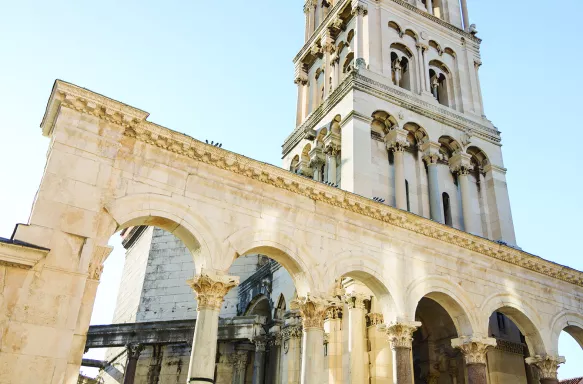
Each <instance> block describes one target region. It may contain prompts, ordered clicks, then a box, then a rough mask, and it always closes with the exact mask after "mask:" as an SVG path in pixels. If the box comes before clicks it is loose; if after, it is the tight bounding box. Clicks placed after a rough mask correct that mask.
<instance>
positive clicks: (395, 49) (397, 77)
mask: <svg viewBox="0 0 583 384" xmlns="http://www.w3.org/2000/svg"><path fill="white" fill-rule="evenodd" d="M412 57H413V54H412V53H411V51H410V50H409V49H408V48H407V47H406V46H404V45H403V44H400V43H393V44H391V76H392V80H393V84H395V85H396V86H397V87H401V88H404V89H406V90H409V91H411V90H412V86H413V82H414V79H413V70H412V68H411V65H412V60H411V58H412Z"/></svg>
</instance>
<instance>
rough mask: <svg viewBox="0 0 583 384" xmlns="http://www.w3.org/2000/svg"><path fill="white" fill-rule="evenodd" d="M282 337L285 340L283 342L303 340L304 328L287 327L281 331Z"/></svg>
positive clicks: (297, 326)
mask: <svg viewBox="0 0 583 384" xmlns="http://www.w3.org/2000/svg"><path fill="white" fill-rule="evenodd" d="M281 337H282V338H283V340H289V339H299V338H301V337H302V326H301V325H292V326H289V327H285V328H284V329H283V330H282V331H281Z"/></svg>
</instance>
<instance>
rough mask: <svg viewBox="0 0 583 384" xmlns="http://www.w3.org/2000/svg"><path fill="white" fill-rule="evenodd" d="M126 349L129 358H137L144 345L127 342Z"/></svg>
mask: <svg viewBox="0 0 583 384" xmlns="http://www.w3.org/2000/svg"><path fill="white" fill-rule="evenodd" d="M126 350H127V354H128V358H129V359H135V360H137V359H139V358H140V353H142V351H143V350H144V346H143V345H142V344H128V345H126Z"/></svg>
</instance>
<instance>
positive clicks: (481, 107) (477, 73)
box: [474, 61, 484, 116]
mask: <svg viewBox="0 0 583 384" xmlns="http://www.w3.org/2000/svg"><path fill="white" fill-rule="evenodd" d="M481 66H482V62H481V61H474V69H475V74H476V83H477V85H478V90H477V93H478V101H479V103H480V109H479V110H478V111H479V112H480V115H482V116H484V101H483V100H482V86H481V85H480V67H481Z"/></svg>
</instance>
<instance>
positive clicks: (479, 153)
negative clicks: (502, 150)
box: [466, 145, 490, 168]
mask: <svg viewBox="0 0 583 384" xmlns="http://www.w3.org/2000/svg"><path fill="white" fill-rule="evenodd" d="M466 152H467V154H468V155H470V156H472V162H475V163H476V164H475V165H477V166H478V167H481V168H483V167H485V166H486V165H488V164H490V160H489V159H488V155H487V154H486V152H484V151H483V150H481V149H480V148H478V147H476V146H473V145H471V146H469V147H468V149H467V150H466Z"/></svg>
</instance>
